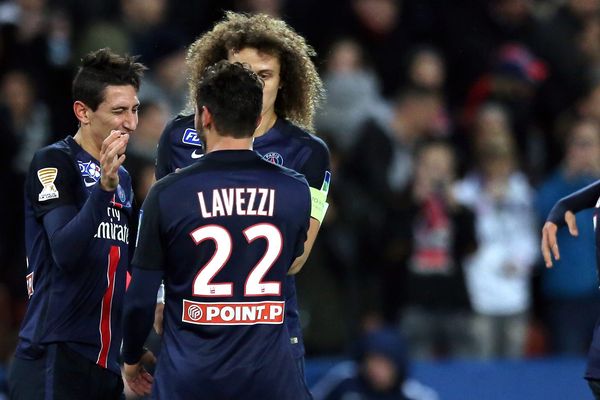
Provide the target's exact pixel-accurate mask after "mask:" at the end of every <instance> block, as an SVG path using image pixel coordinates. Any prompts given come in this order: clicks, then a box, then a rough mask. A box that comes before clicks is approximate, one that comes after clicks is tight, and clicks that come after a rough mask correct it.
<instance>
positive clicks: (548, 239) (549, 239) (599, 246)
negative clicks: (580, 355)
mask: <svg viewBox="0 0 600 400" xmlns="http://www.w3.org/2000/svg"><path fill="white" fill-rule="evenodd" d="M593 207H595V208H596V212H595V215H594V229H595V231H596V232H595V233H596V255H597V260H596V267H597V268H599V269H598V273H599V275H600V227H599V226H598V221H597V219H598V210H599V207H600V181H597V182H594V183H592V184H591V185H589V186H586V187H585V188H583V189H580V190H578V191H577V192H575V193H573V194H570V195H569V196H566V197H563V198H562V199H560V200H559V201H558V202H557V203H556V204H555V205H554V207H553V208H552V210H551V211H550V214H549V215H548V218H547V219H546V223H545V224H544V227H543V228H542V245H541V248H542V255H543V257H544V262H545V264H546V267H547V268H551V267H552V257H554V258H555V259H557V260H558V259H560V251H559V248H558V241H557V234H556V233H557V230H558V228H561V227H564V226H567V227H568V229H569V233H570V234H571V235H573V236H577V235H578V229H577V222H576V218H575V214H576V213H577V212H579V211H582V210H585V209H589V208H593ZM585 379H586V380H587V381H588V384H589V386H590V389H591V390H592V393H593V394H594V397H595V398H596V399H597V400H600V318H599V319H598V321H597V322H596V327H595V328H594V336H593V339H592V344H591V345H590V350H589V352H588V364H587V369H586V372H585Z"/></svg>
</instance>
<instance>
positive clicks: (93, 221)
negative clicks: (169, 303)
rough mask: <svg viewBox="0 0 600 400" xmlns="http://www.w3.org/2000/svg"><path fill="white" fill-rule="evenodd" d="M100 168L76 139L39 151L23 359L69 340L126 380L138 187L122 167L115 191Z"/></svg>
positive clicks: (28, 194) (29, 191)
mask: <svg viewBox="0 0 600 400" xmlns="http://www.w3.org/2000/svg"><path fill="white" fill-rule="evenodd" d="M99 180H100V163H99V162H98V160H96V159H94V158H93V157H92V156H91V155H90V154H88V153H87V152H86V151H84V150H83V149H82V148H81V147H80V146H79V145H78V144H77V143H76V142H75V140H74V139H73V138H72V137H70V136H69V137H67V138H66V139H64V140H61V141H59V142H56V143H55V144H52V145H50V146H48V147H45V148H43V149H41V150H39V151H37V152H36V154H35V156H34V157H33V160H32V162H31V165H30V169H29V173H28V176H27V179H26V183H25V210H26V216H25V233H26V251H27V259H28V265H27V272H26V280H27V290H28V294H29V303H28V307H27V312H26V314H25V319H24V321H23V324H22V326H21V331H20V334H19V338H20V340H19V344H18V347H17V351H16V356H17V357H20V358H25V359H35V358H38V357H40V356H41V355H42V354H43V352H44V345H45V344H48V343H55V342H64V343H66V344H67V345H68V346H69V347H70V348H72V349H73V350H74V351H76V352H78V353H80V354H81V355H83V356H84V357H86V358H88V359H89V360H91V361H93V362H95V363H97V364H98V365H100V366H102V367H104V368H107V369H110V370H111V371H113V372H115V373H117V374H120V368H119V364H118V355H119V349H120V344H121V313H122V300H123V294H124V293H125V279H126V278H125V277H126V272H127V268H128V265H129V243H130V236H131V235H132V234H133V232H131V230H130V221H134V220H136V218H135V217H134V216H133V215H132V212H133V211H132V210H133V208H132V199H133V196H132V189H131V180H130V177H129V174H128V173H127V171H126V170H125V169H124V168H122V167H121V168H120V169H119V180H120V183H119V186H118V188H117V190H115V191H114V192H107V191H104V190H102V189H101V187H100V183H99Z"/></svg>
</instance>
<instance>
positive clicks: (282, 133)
mask: <svg viewBox="0 0 600 400" xmlns="http://www.w3.org/2000/svg"><path fill="white" fill-rule="evenodd" d="M253 148H254V151H256V152H257V153H259V154H260V155H261V156H262V157H263V158H264V159H265V160H267V161H269V162H271V163H274V164H277V165H281V166H284V167H286V168H290V169H293V170H294V171H296V172H298V173H300V174H302V175H304V177H305V178H306V180H307V182H308V185H309V186H310V187H311V192H312V193H313V194H314V193H322V194H323V197H326V195H327V191H328V190H329V183H330V179H331V168H330V161H329V150H328V148H327V146H326V145H325V143H324V142H323V141H322V140H321V139H320V138H318V137H316V136H315V135H312V134H310V133H308V132H306V131H304V130H302V129H300V128H299V127H297V126H295V125H293V124H291V123H290V122H288V121H286V120H284V119H282V118H278V119H277V121H276V123H275V125H274V126H273V127H272V128H271V129H270V130H269V131H267V132H266V133H265V134H264V135H262V136H260V137H257V138H255V139H254V145H253ZM203 152H204V144H203V141H202V140H201V137H200V136H199V135H198V133H197V132H196V130H195V129H194V115H191V116H178V117H177V118H175V119H174V120H173V121H171V123H169V124H168V125H167V127H166V128H165V130H164V132H163V134H162V136H161V139H160V142H159V145H158V157H157V161H156V179H161V178H162V177H164V176H166V175H167V174H169V173H171V172H174V171H175V170H177V169H178V168H183V167H186V166H188V165H191V164H193V163H194V162H196V161H197V160H198V159H199V158H200V157H201V156H202V154H203ZM323 200H324V198H323ZM287 279H288V284H287V285H286V293H285V301H286V325H287V327H288V329H289V331H290V341H291V343H292V344H293V346H292V348H293V351H294V354H295V356H296V358H301V357H303V356H304V343H303V341H302V329H301V326H300V317H299V312H298V300H297V297H296V284H295V278H294V277H293V276H289V277H288V278H287Z"/></svg>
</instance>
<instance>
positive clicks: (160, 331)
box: [154, 303, 165, 335]
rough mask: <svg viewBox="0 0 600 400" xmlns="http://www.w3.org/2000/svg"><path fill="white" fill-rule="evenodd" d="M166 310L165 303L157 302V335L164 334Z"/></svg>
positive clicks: (155, 315) (155, 317)
mask: <svg viewBox="0 0 600 400" xmlns="http://www.w3.org/2000/svg"><path fill="white" fill-rule="evenodd" d="M164 311H165V305H164V303H156V308H155V309H154V331H155V332H156V334H157V335H162V334H163V312H164Z"/></svg>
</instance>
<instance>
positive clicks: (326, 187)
mask: <svg viewBox="0 0 600 400" xmlns="http://www.w3.org/2000/svg"><path fill="white" fill-rule="evenodd" d="M330 182H331V172H329V171H325V178H323V184H322V185H321V191H322V192H325V195H326V196H327V193H329V183H330Z"/></svg>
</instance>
